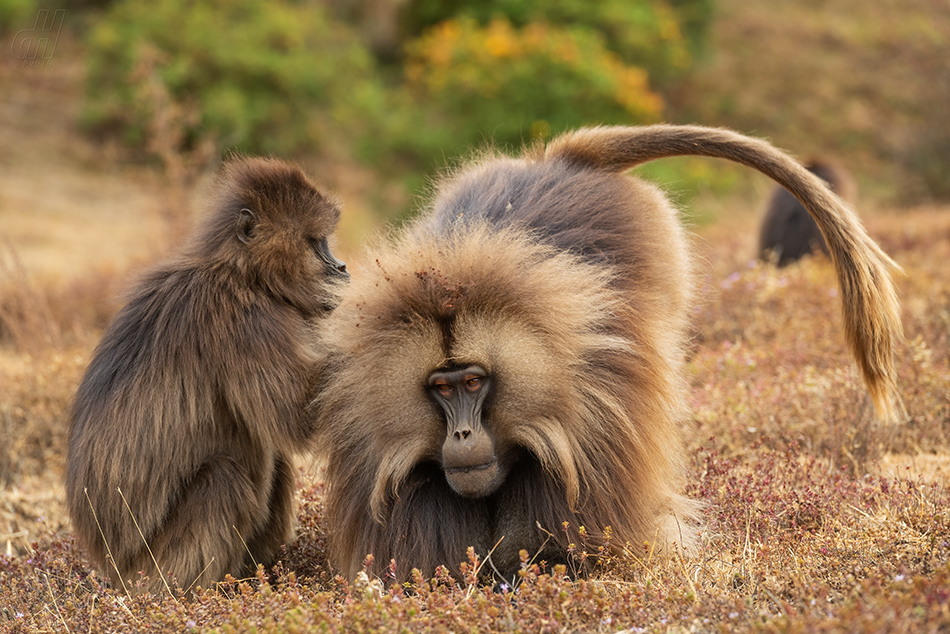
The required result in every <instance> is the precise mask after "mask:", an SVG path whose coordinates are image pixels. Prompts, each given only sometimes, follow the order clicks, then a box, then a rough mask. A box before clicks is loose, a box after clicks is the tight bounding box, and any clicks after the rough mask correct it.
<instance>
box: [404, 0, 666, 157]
mask: <svg viewBox="0 0 950 634" xmlns="http://www.w3.org/2000/svg"><path fill="white" fill-rule="evenodd" d="M404 67H405V84H404V91H405V94H404V97H403V98H402V99H401V100H400V102H401V103H403V104H405V105H406V106H407V107H410V108H412V109H413V111H414V112H415V113H417V114H416V115H415V117H413V116H404V117H402V118H401V120H400V121H398V122H394V123H395V124H396V127H395V128H393V129H391V135H390V142H392V143H393V144H394V147H395V148H397V149H400V148H401V149H404V150H407V151H409V152H416V153H418V155H419V156H420V157H421V158H426V157H427V158H432V157H434V156H435V153H436V152H443V153H448V154H449V155H453V154H456V153H458V152H462V151H464V150H465V148H467V147H469V146H472V145H480V144H483V143H485V142H486V140H489V139H490V140H492V141H493V142H494V143H496V144H499V145H508V146H515V147H518V146H520V145H521V144H522V143H523V142H525V141H530V140H532V139H541V138H546V137H548V136H550V135H551V134H552V133H556V132H559V131H563V130H565V129H568V128H571V127H575V126H579V125H583V124H585V123H590V124H598V123H628V124H634V123H644V122H650V121H656V120H657V119H659V118H660V116H661V113H662V109H663V102H662V99H661V98H660V96H659V95H657V94H656V93H655V92H653V91H652V90H651V89H650V87H649V83H648V76H647V72H646V71H644V70H642V69H640V68H637V67H634V66H629V65H626V64H624V63H623V62H622V61H621V60H620V58H619V57H618V56H617V55H616V54H615V53H613V52H611V51H609V50H607V49H606V47H605V46H604V43H603V40H602V38H600V37H598V36H597V35H596V34H595V33H592V32H587V31H576V32H575V31H572V30H570V29H566V28H562V27H557V26H552V25H548V24H542V23H531V24H528V25H527V26H525V27H523V28H516V27H514V26H512V25H511V24H510V23H509V22H508V21H506V20H502V19H497V20H494V21H492V22H490V23H489V24H487V25H485V26H482V25H480V24H479V23H477V22H476V21H475V20H473V19H470V18H463V19H460V20H454V19H451V20H445V21H443V22H441V23H439V24H438V25H437V26H435V27H433V28H431V29H429V30H428V31H426V32H425V33H424V34H423V35H422V36H421V37H419V38H417V39H416V40H414V41H412V42H410V43H409V44H408V46H407V56H406V60H405V66H404ZM420 117H422V118H424V119H425V120H424V121H419V120H418V118H420ZM414 118H415V119H417V120H416V121H415V122H413V119H414ZM399 126H402V127H399Z"/></svg>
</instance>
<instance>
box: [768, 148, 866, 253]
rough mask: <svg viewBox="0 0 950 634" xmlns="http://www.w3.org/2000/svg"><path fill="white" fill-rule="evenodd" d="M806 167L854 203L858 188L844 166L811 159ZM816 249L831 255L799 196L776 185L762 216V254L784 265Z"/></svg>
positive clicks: (843, 197) (843, 198)
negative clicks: (796, 196)
mask: <svg viewBox="0 0 950 634" xmlns="http://www.w3.org/2000/svg"><path fill="white" fill-rule="evenodd" d="M805 167H806V168H807V169H808V171H809V172H811V173H812V174H814V175H816V176H817V177H818V178H820V179H821V180H823V181H825V182H826V183H827V184H828V186H829V187H831V190H832V191H833V192H835V193H836V194H838V196H839V197H840V198H841V199H842V200H844V201H847V202H849V203H854V198H855V195H854V192H855V190H856V187H855V185H854V180H853V179H852V178H851V176H850V174H848V173H847V171H846V170H844V168H841V167H838V166H836V165H832V164H830V163H827V162H822V161H811V162H810V163H807V164H806V165H805ZM814 251H822V252H824V254H825V255H829V251H828V245H826V244H825V239H824V238H823V237H822V235H821V230H820V229H819V228H818V225H817V224H815V221H814V220H812V217H811V216H810V215H809V214H808V211H807V210H806V209H805V208H804V207H802V204H801V203H800V202H799V201H798V199H797V198H795V197H794V196H792V195H791V194H790V193H788V191H786V190H785V188H784V187H776V188H775V189H774V190H773V192H772V195H771V196H770V197H769V202H768V205H767V206H766V210H765V215H764V216H763V218H762V227H761V229H760V231H759V257H760V258H761V259H763V260H765V261H767V262H772V263H774V264H776V265H777V266H780V267H782V266H787V265H789V264H791V263H792V262H795V261H797V260H800V259H801V258H803V257H804V256H806V255H809V254H811V253H813V252H814Z"/></svg>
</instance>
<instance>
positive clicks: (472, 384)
mask: <svg viewBox="0 0 950 634" xmlns="http://www.w3.org/2000/svg"><path fill="white" fill-rule="evenodd" d="M481 386H482V377H480V376H470V377H468V378H467V379H465V389H467V390H468V391H469V392H476V391H478V388H480V387H481Z"/></svg>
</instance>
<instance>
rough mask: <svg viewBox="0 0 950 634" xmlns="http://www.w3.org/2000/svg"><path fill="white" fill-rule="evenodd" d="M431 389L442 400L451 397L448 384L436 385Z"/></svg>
mask: <svg viewBox="0 0 950 634" xmlns="http://www.w3.org/2000/svg"><path fill="white" fill-rule="evenodd" d="M432 387H434V388H435V389H436V390H437V391H438V392H439V395H440V396H442V397H444V398H448V397H450V396H452V386H451V385H449V384H448V383H436V384H435V385H434V386H432Z"/></svg>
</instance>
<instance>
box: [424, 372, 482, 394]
mask: <svg viewBox="0 0 950 634" xmlns="http://www.w3.org/2000/svg"><path fill="white" fill-rule="evenodd" d="M463 381H464V382H463V385H464V387H465V391H466V392H477V391H478V390H479V389H480V388H481V387H482V377H480V376H469V377H466V378H465V379H464V380H463ZM432 387H434V388H435V390H436V391H437V392H438V393H439V396H442V397H443V398H449V397H450V396H452V391H453V390H454V389H455V388H454V387H453V385H452V384H451V383H449V382H448V381H446V380H438V381H436V383H435V384H434V385H433V386H432Z"/></svg>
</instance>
